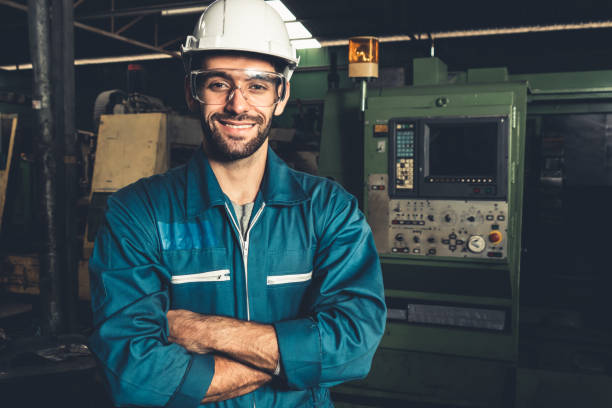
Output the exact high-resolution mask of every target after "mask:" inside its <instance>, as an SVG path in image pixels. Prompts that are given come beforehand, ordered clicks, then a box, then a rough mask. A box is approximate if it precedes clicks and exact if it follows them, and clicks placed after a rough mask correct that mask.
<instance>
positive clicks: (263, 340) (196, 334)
mask: <svg viewBox="0 0 612 408" xmlns="http://www.w3.org/2000/svg"><path fill="white" fill-rule="evenodd" d="M167 318H168V327H169V332H170V334H169V337H168V339H169V340H170V341H171V342H173V343H176V344H179V345H181V346H183V347H184V348H185V349H187V350H189V351H191V352H193V353H199V354H205V353H209V352H213V353H215V357H214V358H215V374H214V376H213V379H212V382H211V384H210V386H209V388H208V391H207V393H206V395H205V396H204V399H203V400H202V403H206V402H215V401H223V400H226V399H230V398H235V397H238V396H240V395H244V394H247V393H249V392H251V391H253V390H255V389H257V388H259V387H260V386H262V385H263V384H265V383H267V382H268V381H270V380H271V379H272V373H273V372H274V370H275V369H276V367H277V364H278V361H279V351H278V341H277V338H276V332H275V330H274V327H273V326H271V325H264V324H259V323H253V322H248V321H242V320H237V319H233V318H229V317H223V316H207V315H201V314H198V313H194V312H191V311H188V310H170V311H168V313H167Z"/></svg>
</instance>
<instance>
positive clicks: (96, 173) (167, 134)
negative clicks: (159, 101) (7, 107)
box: [0, 112, 202, 299]
mask: <svg viewBox="0 0 612 408" xmlns="http://www.w3.org/2000/svg"><path fill="white" fill-rule="evenodd" d="M99 121H100V127H99V129H98V132H97V134H96V135H95V143H88V144H87V145H88V146H86V147H87V148H84V149H83V152H82V153H83V157H82V158H81V159H82V160H81V161H82V163H83V169H82V170H83V174H84V175H85V179H86V180H89V182H88V183H87V184H88V185H87V193H86V194H87V195H86V196H85V197H82V199H81V200H80V203H81V206H80V209H79V216H80V215H81V213H82V218H83V220H79V224H80V225H81V226H82V228H83V229H82V231H81V233H82V234H83V240H82V252H81V257H80V259H79V271H78V274H79V278H78V279H79V298H81V299H89V272H88V267H87V263H88V260H89V256H90V255H91V252H92V250H93V246H94V241H95V236H96V233H97V230H98V228H99V226H100V223H101V222H102V220H103V217H104V212H105V210H106V200H107V198H108V197H109V196H110V195H111V194H112V193H113V192H115V191H117V190H119V189H120V188H122V187H124V186H126V185H128V184H131V183H133V182H135V181H137V180H138V179H140V178H142V177H149V176H152V175H154V174H159V173H163V172H165V171H166V170H168V169H169V168H171V167H174V166H176V165H179V164H181V163H184V162H186V161H187V160H188V158H189V157H190V156H191V154H192V152H193V150H194V149H196V148H197V147H199V146H200V144H201V142H202V128H201V126H200V122H199V120H198V119H197V118H193V117H190V116H185V115H179V114H174V113H160V112H153V113H134V114H115V115H101V117H100V118H99ZM15 122H16V119H15ZM3 123H4V122H3ZM11 123H13V122H11ZM92 136H93V135H92ZM90 145H95V150H93V149H92V150H89V146H90ZM11 147H12V145H11ZM90 156H91V159H89V158H90ZM88 159H89V160H90V161H91V162H92V165H91V167H92V170H88V169H87V167H88V165H87V163H88ZM89 173H91V175H89ZM3 174H4V172H2V171H0V176H2V175H3ZM2 180H3V178H1V177H0V181H2ZM1 184H2V183H0V187H1ZM4 197H5V195H4V194H3V195H2V196H0V198H4ZM0 204H2V200H0ZM83 207H84V208H83ZM0 209H1V208H0ZM30 251H32V249H30ZM32 252H33V251H32ZM38 271H39V262H38V256H37V255H36V254H33V253H29V252H25V253H16V254H5V256H4V257H3V259H2V264H1V265H0V272H1V273H0V285H1V286H2V287H3V289H5V290H8V291H10V292H13V293H21V294H30V295H35V294H38V293H39V272H38Z"/></svg>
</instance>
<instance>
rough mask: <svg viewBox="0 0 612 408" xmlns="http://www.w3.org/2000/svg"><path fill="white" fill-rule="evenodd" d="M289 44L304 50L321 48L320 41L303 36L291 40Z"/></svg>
mask: <svg viewBox="0 0 612 408" xmlns="http://www.w3.org/2000/svg"><path fill="white" fill-rule="evenodd" d="M291 44H293V46H294V47H295V49H297V50H304V49H307V48H321V43H319V41H317V40H316V39H315V38H305V39H302V40H292V41H291Z"/></svg>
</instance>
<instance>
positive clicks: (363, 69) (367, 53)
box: [349, 37, 378, 78]
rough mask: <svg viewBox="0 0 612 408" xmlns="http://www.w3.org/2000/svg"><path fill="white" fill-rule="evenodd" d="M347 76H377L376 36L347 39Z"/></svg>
mask: <svg viewBox="0 0 612 408" xmlns="http://www.w3.org/2000/svg"><path fill="white" fill-rule="evenodd" d="M349 77H350V78H378V38H376V37H353V38H350V39H349Z"/></svg>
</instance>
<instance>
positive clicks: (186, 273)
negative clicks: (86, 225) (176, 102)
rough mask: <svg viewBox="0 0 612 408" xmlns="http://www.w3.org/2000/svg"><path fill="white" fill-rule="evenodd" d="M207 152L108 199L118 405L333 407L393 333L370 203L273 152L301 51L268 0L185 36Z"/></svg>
mask: <svg viewBox="0 0 612 408" xmlns="http://www.w3.org/2000/svg"><path fill="white" fill-rule="evenodd" d="M183 56H184V59H185V65H186V67H187V77H186V81H185V83H186V97H187V102H188V104H189V106H190V108H191V109H192V110H194V111H197V112H199V114H200V117H201V121H202V126H203V129H204V134H205V140H204V141H203V148H202V149H201V150H200V151H198V152H197V153H196V154H195V156H194V157H193V158H192V160H191V161H190V162H189V163H188V164H187V165H186V166H183V167H179V168H176V169H173V170H171V171H170V172H168V173H166V174H165V175H162V176H155V177H151V178H149V179H145V180H141V181H139V182H137V183H135V184H134V185H131V186H129V187H127V188H125V189H123V190H121V191H119V192H117V193H116V194H114V195H113V196H112V197H111V198H110V199H109V203H108V211H107V213H106V220H105V223H104V225H103V227H102V228H101V230H100V232H99V234H98V237H97V241H96V247H95V249H94V254H93V256H92V258H91V261H90V270H91V281H92V306H93V311H94V324H95V331H94V333H93V335H92V337H91V342H90V344H91V348H92V350H93V351H94V353H95V354H96V356H97V357H98V359H99V361H100V362H101V365H102V366H103V367H104V370H105V374H106V378H107V380H108V385H109V389H110V392H111V395H112V397H113V399H114V401H115V403H116V404H117V405H118V406H124V405H130V406H133V405H137V406H167V407H195V406H198V405H200V404H207V403H210V404H211V406H223V407H255V406H257V407H313V406H317V407H329V406H332V403H331V399H330V396H329V391H328V387H330V386H333V385H336V384H339V383H341V382H344V381H347V380H351V379H357V378H363V377H364V376H365V375H366V374H367V372H368V371H369V368H370V364H371V359H372V357H373V355H374V352H375V350H376V347H377V346H378V342H379V341H380V337H381V336H382V332H383V329H384V321H385V313H386V309H385V305H384V296H383V288H382V279H381V273H380V265H379V261H378V257H377V253H376V249H375V247H374V242H373V239H372V236H371V231H370V229H369V227H368V226H367V224H366V223H365V220H364V217H363V215H362V214H361V212H360V211H359V210H358V208H357V204H356V200H355V199H354V198H353V197H351V196H350V195H349V194H348V193H346V192H345V191H344V190H343V189H342V188H340V187H339V186H338V185H336V184H334V183H333V182H331V181H329V180H325V179H321V178H318V177H314V176H310V175H306V174H303V173H299V172H296V171H293V170H291V169H289V168H288V167H287V166H286V165H285V164H284V163H282V161H281V160H280V159H279V158H278V157H277V156H276V155H275V154H274V153H273V152H272V151H271V150H270V149H269V148H268V140H267V134H268V130H269V128H270V123H271V120H272V117H273V116H274V115H280V114H281V113H282V112H283V109H284V107H285V105H286V104H287V100H288V98H289V83H288V79H289V77H290V76H291V72H292V71H293V70H294V69H295V67H296V66H297V62H298V59H297V58H296V56H295V51H294V50H293V48H292V47H291V45H290V42H289V39H288V36H287V32H286V29H285V26H284V24H283V22H282V20H281V19H280V17H279V16H278V14H277V13H276V12H275V11H274V10H273V9H272V8H271V7H270V6H269V5H268V4H267V3H265V2H263V1H262V0H218V1H216V2H215V3H213V4H212V5H210V6H209V7H208V9H207V10H206V11H205V13H204V14H203V15H202V17H201V18H200V21H199V23H198V26H197V27H196V30H195V33H194V36H190V37H188V39H187V43H186V44H185V46H184V47H183Z"/></svg>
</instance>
